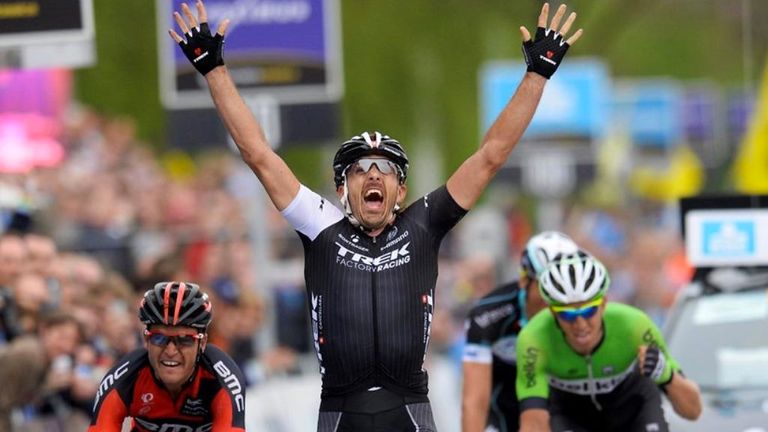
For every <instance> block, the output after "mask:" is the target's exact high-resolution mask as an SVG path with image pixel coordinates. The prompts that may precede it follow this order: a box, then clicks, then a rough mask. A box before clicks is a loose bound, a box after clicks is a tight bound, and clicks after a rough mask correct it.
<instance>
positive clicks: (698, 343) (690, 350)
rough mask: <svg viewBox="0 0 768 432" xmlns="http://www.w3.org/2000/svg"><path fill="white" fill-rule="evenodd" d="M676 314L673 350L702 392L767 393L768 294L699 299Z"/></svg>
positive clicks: (669, 337) (670, 335)
mask: <svg viewBox="0 0 768 432" xmlns="http://www.w3.org/2000/svg"><path fill="white" fill-rule="evenodd" d="M675 313H678V314H679V316H678V317H677V318H676V319H675V320H674V321H673V322H674V324H673V327H671V328H669V329H667V330H668V332H667V342H668V344H669V349H670V351H671V353H672V355H673V356H674V357H675V359H676V360H677V361H678V362H679V363H680V365H681V367H682V369H683V372H684V373H685V374H686V375H687V376H689V377H691V378H693V379H694V380H695V381H696V382H698V383H699V385H701V386H702V388H704V389H706V388H720V389H721V388H761V387H762V388H766V387H768V368H767V367H765V365H768V292H766V290H751V291H746V292H737V293H725V294H713V295H707V296H702V297H698V298H696V299H693V300H689V301H687V302H685V303H684V304H683V305H682V307H681V308H680V309H679V310H677V311H675Z"/></svg>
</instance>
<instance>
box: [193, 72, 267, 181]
mask: <svg viewBox="0 0 768 432" xmlns="http://www.w3.org/2000/svg"><path fill="white" fill-rule="evenodd" d="M205 79H206V81H208V88H209V89H210V92H211V97H212V98H213V103H214V104H215V105H216V110H217V111H218V112H219V116H220V117H221V119H222V121H223V122H224V126H225V127H226V128H227V131H228V132H229V134H230V135H231V136H232V139H233V140H234V141H235V144H237V148H238V150H240V155H241V156H242V158H243V160H244V161H245V162H246V163H247V164H248V165H249V166H250V167H251V168H252V169H253V170H254V171H257V173H258V164H259V163H264V162H265V157H266V155H267V154H268V153H269V152H271V151H272V150H271V147H270V146H269V143H267V140H266V138H265V136H264V131H263V130H262V129H261V126H260V125H259V122H258V121H256V118H255V117H254V116H253V114H252V113H251V110H250V109H249V108H248V105H246V104H245V101H243V98H242V97H240V94H239V93H238V91H237V87H236V86H235V83H234V82H233V81H232V78H231V77H230V76H229V72H228V71H227V67H226V66H219V67H217V68H216V69H213V70H212V71H210V72H209V73H208V74H206V75H205Z"/></svg>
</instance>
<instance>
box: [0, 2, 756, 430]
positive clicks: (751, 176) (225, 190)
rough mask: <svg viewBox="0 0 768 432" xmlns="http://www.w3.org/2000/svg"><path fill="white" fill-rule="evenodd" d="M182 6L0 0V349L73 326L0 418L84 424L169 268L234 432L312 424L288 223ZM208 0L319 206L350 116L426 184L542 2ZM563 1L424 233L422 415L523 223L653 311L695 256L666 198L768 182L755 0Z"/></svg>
mask: <svg viewBox="0 0 768 432" xmlns="http://www.w3.org/2000/svg"><path fill="white" fill-rule="evenodd" d="M559 3H561V2H560V1H557V0H555V1H553V2H552V6H553V8H552V10H554V8H555V7H556V6H557V5H558V4H559ZM179 5H180V2H179V1H178V0H173V1H171V0H157V1H155V2H151V1H141V2H119V4H117V3H115V2H114V1H110V0H66V1H63V0H0V233H1V234H0V288H1V289H2V295H3V298H4V299H5V300H4V301H2V302H0V316H2V317H3V318H2V319H0V336H1V337H0V345H4V344H8V343H10V342H11V341H12V340H13V339H14V338H15V337H19V336H20V335H23V334H25V333H30V332H33V331H34V329H35V327H36V323H37V320H38V318H39V316H40V314H42V313H45V312H47V311H51V310H65V311H69V312H71V313H74V314H75V315H76V316H77V317H78V318H79V319H80V320H81V321H82V323H83V324H84V325H85V327H86V328H87V335H88V341H87V343H86V344H84V345H83V346H82V347H80V348H79V349H78V351H77V353H76V355H75V356H74V358H73V359H72V360H73V361H72V362H71V364H70V365H67V367H65V368H63V372H61V374H62V375H61V376H64V377H65V378H62V379H58V380H55V383H54V384H55V385H53V384H52V386H53V388H52V391H51V392H50V394H49V395H48V396H47V397H46V398H44V399H42V400H39V401H37V402H36V403H33V404H30V405H28V406H26V408H24V409H18V410H16V411H15V413H14V421H15V424H16V425H17V428H18V430H83V424H84V423H83V422H85V421H87V420H86V418H87V413H88V412H89V410H90V407H91V403H92V400H93V395H94V393H95V390H96V388H97V386H98V383H99V380H100V379H101V377H102V376H103V374H104V372H105V371H106V370H107V369H108V368H109V367H110V366H111V364H112V362H113V361H115V359H117V358H119V357H120V356H121V355H123V354H125V353H127V352H129V351H130V350H132V349H133V348H135V347H137V346H139V345H140V344H141V343H142V342H141V339H140V338H139V330H140V326H139V323H138V320H137V319H136V314H135V310H136V306H137V299H138V296H139V295H140V294H141V293H143V291H144V290H146V289H148V288H149V287H151V285H152V284H153V283H154V282H156V281H160V280H170V279H176V280H179V279H181V280H190V281H194V282H198V283H200V284H201V285H202V286H204V287H205V288H207V290H208V291H209V292H210V293H211V294H212V295H213V298H214V310H215V312H214V314H215V318H214V324H213V328H212V329H211V332H212V335H211V342H213V343H215V344H217V345H219V346H221V347H223V348H224V349H225V350H227V351H228V352H229V353H230V354H231V355H232V356H233V357H234V358H235V359H236V361H237V362H238V363H239V364H240V366H241V367H242V369H243V370H244V372H245V373H246V376H247V378H248V381H249V393H248V398H247V399H248V409H247V413H248V422H249V423H248V426H249V430H265V431H276V432H279V431H306V430H313V428H314V425H315V419H316V410H317V407H318V405H319V381H320V378H319V374H318V372H317V361H316V357H315V356H314V352H313V348H312V345H311V343H310V342H311V337H310V330H309V327H308V319H307V306H306V300H305V292H304V286H303V253H302V248H301V243H300V241H299V240H298V237H297V236H296V234H295V233H294V232H293V231H292V229H291V228H290V227H289V226H288V225H287V223H286V222H285V221H284V220H283V219H282V217H281V216H280V214H279V213H278V212H277V211H276V210H275V209H274V207H273V206H272V205H271V204H270V203H269V201H268V200H267V199H266V197H265V194H264V192H263V189H261V186H260V185H259V184H258V182H257V181H256V178H255V177H254V176H253V175H252V174H251V172H250V171H249V170H248V169H247V167H245V165H244V164H243V163H242V162H241V161H240V160H239V158H238V156H237V154H236V153H235V152H234V151H233V146H232V143H231V142H230V141H229V139H228V137H227V135H226V133H225V132H224V129H223V127H222V125H221V123H220V121H219V119H218V117H217V115H216V113H215V111H214V110H213V108H212V105H211V103H210V102H209V98H208V96H207V92H206V90H205V86H204V81H203V80H202V78H200V77H198V76H197V75H196V73H195V72H194V70H193V69H191V67H190V66H188V64H187V61H186V59H184V58H183V57H182V54H181V52H180V50H179V49H178V48H177V47H175V46H174V44H173V43H172V41H171V40H170V38H169V37H168V36H167V29H168V28H171V27H172V26H173V23H172V19H171V13H172V11H173V10H175V9H178V8H179ZM206 5H207V6H208V11H209V16H210V20H211V22H212V24H213V25H214V26H215V25H217V24H218V22H219V21H220V19H222V18H224V17H228V18H230V19H232V20H233V25H232V26H231V27H230V34H229V35H228V38H227V45H226V50H225V60H226V61H227V63H228V65H229V67H230V69H231V71H232V73H233V76H234V77H235V80H236V81H237V83H238V86H239V87H240V89H241V90H242V92H243V96H244V98H245V99H246V101H247V102H248V104H249V105H250V106H251V107H252V108H253V111H254V113H255V114H256V115H257V117H258V118H259V119H260V120H261V121H262V123H263V124H264V127H265V130H266V133H267V135H268V136H269V137H270V141H271V142H272V144H273V146H274V147H275V148H276V150H277V151H278V152H279V153H280V154H281V156H283V157H284V158H285V159H286V160H287V161H288V164H289V165H290V166H291V167H292V168H293V169H294V171H295V172H296V174H297V176H298V177H299V179H300V180H301V181H302V182H303V183H304V184H306V185H307V186H309V187H311V188H312V189H314V190H315V191H317V192H318V193H321V194H322V195H324V196H327V197H328V198H329V199H332V200H333V202H335V194H334V191H333V183H332V171H331V166H330V165H331V159H332V156H333V153H334V152H335V150H336V148H337V147H338V145H339V144H340V143H341V142H342V141H343V140H345V139H346V138H347V137H349V136H351V135H353V134H356V133H359V132H361V131H364V130H380V131H383V132H385V133H387V134H389V135H391V136H392V137H394V138H396V139H398V140H400V141H401V142H402V143H403V144H404V146H405V148H406V150H407V151H408V153H409V155H410V158H411V160H412V165H411V171H410V175H409V180H408V186H409V193H410V195H409V197H410V199H409V201H413V200H415V199H417V198H418V197H420V196H421V195H422V194H424V193H426V192H429V191H431V190H433V189H434V188H435V187H437V186H439V185H441V184H442V183H443V182H444V181H445V180H446V179H447V178H448V176H449V175H450V173H452V172H453V170H455V169H456V168H457V167H458V166H459V164H460V163H461V162H462V161H463V160H464V159H465V158H466V157H468V156H469V155H470V154H471V153H472V152H474V150H475V149H476V148H477V146H478V144H479V142H480V140H481V139H482V134H483V132H484V131H485V130H486V129H487V127H488V126H489V125H490V123H491V121H492V120H493V118H495V115H496V114H497V113H498V112H499V110H500V109H501V107H502V106H503V104H504V103H505V102H506V100H508V98H509V96H510V95H511V94H512V92H513V91H514V89H515V87H516V85H517V83H518V82H519V81H520V79H521V78H522V75H523V73H524V70H525V66H524V63H523V62H522V54H521V51H520V34H519V31H518V28H519V26H521V25H525V26H527V27H528V28H529V29H533V28H534V27H535V25H536V18H537V16H538V13H539V10H540V8H541V5H542V2H541V1H539V0H518V1H510V0H475V1H471V2H470V1H467V0H443V1H439V2H438V1H435V0H408V1H399V0H391V1H386V2H383V1H373V0H208V1H207V2H206ZM568 6H569V10H570V9H572V10H574V11H576V12H577V13H578V18H577V20H576V25H575V27H576V28H578V27H581V28H584V30H585V33H584V35H583V37H582V38H581V39H580V40H579V41H578V43H577V44H576V45H575V46H574V47H572V48H571V49H570V51H569V52H568V56H567V57H566V60H565V62H564V63H563V66H562V67H561V68H560V70H559V71H558V73H557V74H556V75H555V76H554V77H553V78H552V80H551V81H550V82H549V84H548V86H547V90H546V92H545V96H544V98H543V100H542V103H541V105H540V106H539V110H538V112H537V114H536V117H535V118H534V121H533V123H532V124H531V127H530V128H529V129H528V131H527V133H526V135H525V137H524V140H523V141H522V142H521V143H520V145H519V147H518V148H517V149H516V150H515V151H514V152H513V155H512V156H511V157H510V159H509V161H508V164H507V166H506V167H505V168H504V169H503V170H502V172H500V174H499V175H498V177H497V178H496V180H495V181H494V182H493V184H492V185H491V187H490V188H489V190H488V192H487V193H486V194H485V197H484V198H483V200H482V201H481V202H480V203H479V205H478V206H477V207H476V208H475V209H474V210H473V211H472V212H470V213H469V214H468V215H467V217H466V218H465V219H464V220H463V221H462V222H461V223H460V224H459V225H458V226H457V227H456V228H455V229H454V230H453V232H452V233H451V234H450V235H449V237H448V238H447V239H446V241H445V242H444V243H443V246H442V249H441V257H442V258H441V267H440V276H439V279H438V291H437V292H438V293H439V294H438V297H437V309H438V312H436V316H435V321H434V322H433V330H432V339H431V344H430V355H429V357H428V360H427V363H428V366H427V367H428V370H429V371H430V378H431V380H430V381H431V383H430V388H431V392H430V394H431V399H432V401H433V404H434V408H433V409H434V411H435V415H436V420H437V423H438V427H439V428H440V430H442V431H456V430H458V427H459V422H458V418H459V415H460V403H459V400H460V390H461V380H460V371H461V363H460V362H461V356H460V354H461V349H462V344H463V337H464V335H463V320H464V317H465V315H466V313H467V311H468V310H469V308H470V307H471V306H472V304H473V302H474V301H475V300H476V299H477V298H479V297H480V296H482V295H484V294H486V293H487V292H489V291H490V290H491V289H493V287H494V286H496V285H497V284H500V283H502V282H507V281H509V280H512V279H514V278H515V277H516V276H517V274H518V273H517V271H518V261H519V257H520V252H521V248H522V246H523V245H524V244H525V242H526V241H527V239H528V238H529V237H530V236H531V235H532V234H533V233H535V232H537V231H540V230H543V229H558V230H562V231H564V232H566V233H567V234H569V235H571V236H572V237H573V238H574V239H575V240H576V241H577V242H578V243H579V244H581V245H582V246H583V247H584V248H585V249H587V250H589V251H591V252H592V253H594V254H596V255H597V256H598V257H599V258H601V259H602V260H603V261H604V262H605V264H606V265H607V266H608V267H609V270H610V272H611V276H612V280H613V286H612V288H611V292H610V296H612V298H613V299H614V300H618V301H622V302H626V303H630V304H633V305H636V306H638V307H641V308H642V309H644V310H645V311H647V312H648V313H649V314H650V315H651V316H652V317H653V318H654V319H655V320H657V322H658V323H659V324H660V325H662V324H663V323H664V320H665V318H666V313H667V311H668V308H669V307H670V305H671V304H672V303H673V301H674V299H675V296H676V294H677V293H678V290H679V289H680V288H681V287H682V286H683V285H685V284H686V283H687V282H688V281H689V280H690V278H691V275H692V268H691V266H690V265H689V264H688V262H687V261H686V257H685V251H684V247H683V239H682V237H681V234H680V228H679V220H680V219H679V214H678V208H677V205H678V204H677V203H678V199H679V198H681V197H687V196H694V195H697V194H701V193H732V192H741V193H751V194H759V193H767V192H768V169H766V167H768V70H767V69H766V52H767V51H768V26H765V25H764V23H765V22H766V21H768V2H766V1H764V0H646V1H642V2H637V1H629V0H604V1H603V0H601V1H594V0H572V1H570V2H568ZM9 314H13V316H15V317H16V318H14V319H10V318H7V316H11V315H9ZM0 391H6V390H0Z"/></svg>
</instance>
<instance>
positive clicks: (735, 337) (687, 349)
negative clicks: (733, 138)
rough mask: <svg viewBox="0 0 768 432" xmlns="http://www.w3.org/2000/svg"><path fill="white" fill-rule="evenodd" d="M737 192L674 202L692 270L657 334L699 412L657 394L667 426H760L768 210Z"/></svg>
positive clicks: (677, 431)
mask: <svg viewBox="0 0 768 432" xmlns="http://www.w3.org/2000/svg"><path fill="white" fill-rule="evenodd" d="M744 198H749V197H735V198H733V197H732V198H730V199H727V201H719V200H717V201H714V202H713V201H712V200H708V201H703V200H697V199H688V200H687V202H686V200H683V201H682V202H681V208H682V209H683V227H684V232H685V240H686V252H687V255H688V259H689V261H690V262H691V263H692V264H693V265H694V266H695V267H696V274H695V276H694V278H693V282H691V283H690V284H689V285H688V286H687V287H686V288H684V289H683V291H682V292H681V293H680V296H679V297H678V299H677V301H676V303H675V305H674V306H673V308H672V310H671V311H670V314H669V316H668V318H667V321H666V324H665V326H664V333H665V339H666V341H667V343H668V345H669V349H670V352H671V354H672V355H673V356H674V357H675V359H676V360H677V361H678V362H679V363H680V365H681V367H682V369H683V372H684V373H685V374H686V376H688V377H689V378H692V379H693V380H694V381H696V383H698V384H699V386H700V387H701V393H702V402H703V411H702V415H701V417H700V418H699V419H698V420H697V421H695V422H691V421H688V420H684V419H682V418H680V417H679V416H677V415H676V414H675V413H674V412H673V410H672V409H671V406H670V405H669V403H668V402H666V399H665V411H666V416H667V420H668V421H669V423H670V430H671V431H673V432H687V431H696V432H702V431H703V432H707V431H712V432H715V431H717V432H768V242H766V238H765V236H768V224H767V223H766V222H768V208H765V207H764V206H757V208H755V207H756V206H755V205H754V203H755V202H758V201H756V200H744ZM762 198H765V197H762ZM743 203H746V205H744V206H742V204H743ZM713 204H714V205H713ZM706 207H709V208H706ZM724 207H725V208H724Z"/></svg>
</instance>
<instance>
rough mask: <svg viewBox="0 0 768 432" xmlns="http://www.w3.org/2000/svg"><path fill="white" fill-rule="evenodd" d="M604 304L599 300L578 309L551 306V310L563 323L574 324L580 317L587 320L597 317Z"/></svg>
mask: <svg viewBox="0 0 768 432" xmlns="http://www.w3.org/2000/svg"><path fill="white" fill-rule="evenodd" d="M602 303H603V299H602V298H599V299H597V300H593V301H591V302H589V303H586V304H584V305H582V306H581V307H578V308H576V307H572V306H550V308H551V309H552V311H553V312H554V313H556V314H557V316H558V318H560V319H562V320H563V321H567V322H574V321H576V319H577V318H579V317H582V318H584V319H585V320H586V319H590V318H592V317H593V316H595V314H596V313H597V311H598V309H600V305H601V304H602Z"/></svg>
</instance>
